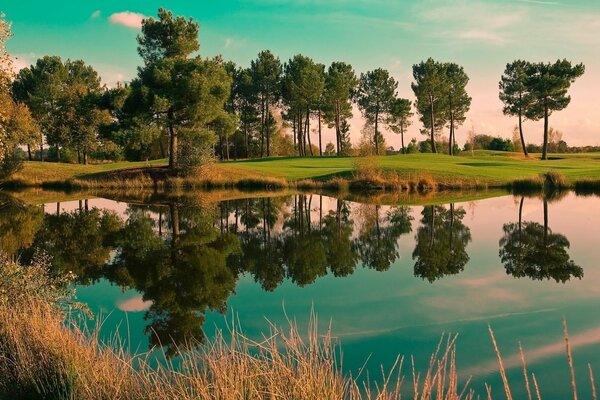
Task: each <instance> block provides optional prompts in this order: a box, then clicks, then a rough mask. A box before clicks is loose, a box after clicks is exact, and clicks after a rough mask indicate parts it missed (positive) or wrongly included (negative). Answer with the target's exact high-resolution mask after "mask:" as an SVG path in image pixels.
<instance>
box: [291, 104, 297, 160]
mask: <svg viewBox="0 0 600 400" xmlns="http://www.w3.org/2000/svg"><path fill="white" fill-rule="evenodd" d="M297 125H298V124H297V123H296V114H295V113H294V115H293V117H292V131H293V133H294V150H296V151H297V147H296V142H297V141H296V130H297V128H298V126H297Z"/></svg>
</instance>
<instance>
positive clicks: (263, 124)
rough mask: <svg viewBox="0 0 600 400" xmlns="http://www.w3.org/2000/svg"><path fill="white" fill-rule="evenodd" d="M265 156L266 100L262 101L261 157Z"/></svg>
mask: <svg viewBox="0 0 600 400" xmlns="http://www.w3.org/2000/svg"><path fill="white" fill-rule="evenodd" d="M264 156H265V101H264V100H263V99H261V101H260V158H263V157H264Z"/></svg>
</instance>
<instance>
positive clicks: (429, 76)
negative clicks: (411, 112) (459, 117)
mask: <svg viewBox="0 0 600 400" xmlns="http://www.w3.org/2000/svg"><path fill="white" fill-rule="evenodd" d="M413 78H414V80H415V81H414V82H413V83H412V84H411V87H412V90H413V92H414V94H415V97H416V98H417V102H416V104H415V105H416V108H417V113H419V115H420V120H421V122H422V123H423V126H424V127H425V129H427V130H429V135H430V142H431V151H432V152H433V153H437V147H436V143H435V136H436V132H437V131H439V130H440V129H442V128H443V127H444V125H446V122H447V117H448V113H447V112H446V101H447V99H448V93H449V90H448V88H447V83H448V82H447V76H446V68H445V67H444V64H442V63H440V62H437V61H434V60H433V59H432V58H428V59H427V61H421V62H420V63H419V64H415V65H413ZM423 133H426V132H423Z"/></svg>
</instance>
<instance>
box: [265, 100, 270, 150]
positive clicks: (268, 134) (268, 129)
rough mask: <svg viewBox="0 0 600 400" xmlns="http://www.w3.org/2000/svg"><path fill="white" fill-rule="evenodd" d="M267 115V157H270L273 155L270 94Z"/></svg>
mask: <svg viewBox="0 0 600 400" xmlns="http://www.w3.org/2000/svg"><path fill="white" fill-rule="evenodd" d="M266 108H267V116H266V119H267V120H266V122H265V135H266V136H267V157H269V156H270V155H271V132H270V129H271V126H270V122H271V121H270V119H271V113H270V112H269V96H268V95H267V106H266Z"/></svg>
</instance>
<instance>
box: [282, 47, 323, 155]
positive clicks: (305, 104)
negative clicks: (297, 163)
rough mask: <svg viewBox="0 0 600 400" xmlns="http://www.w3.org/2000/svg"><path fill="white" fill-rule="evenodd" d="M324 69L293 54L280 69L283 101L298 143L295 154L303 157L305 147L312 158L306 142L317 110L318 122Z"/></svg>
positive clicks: (308, 139)
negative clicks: (313, 115)
mask: <svg viewBox="0 0 600 400" xmlns="http://www.w3.org/2000/svg"><path fill="white" fill-rule="evenodd" d="M324 70H325V67H324V65H323V64H318V63H315V62H314V61H313V60H312V59H311V58H309V57H306V56H303V55H302V54H297V55H295V56H294V57H292V59H290V60H289V61H288V62H287V63H286V64H285V66H284V77H283V88H282V90H283V98H284V101H285V103H286V106H287V108H288V118H291V119H292V124H293V130H294V137H295V139H296V141H297V142H298V154H299V155H301V156H305V155H306V145H307V142H308V148H309V151H310V154H311V155H313V154H312V143H311V140H310V117H311V113H312V112H313V111H314V110H317V112H318V114H317V116H318V118H319V129H320V123H321V122H320V118H321V111H320V110H321V107H322V106H321V102H322V97H323V89H324V87H325V75H324Z"/></svg>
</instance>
